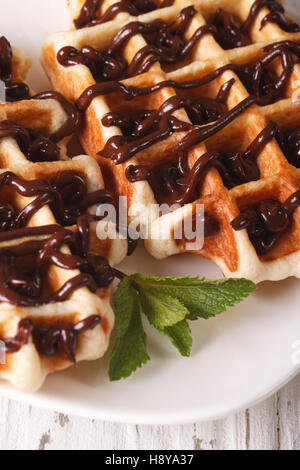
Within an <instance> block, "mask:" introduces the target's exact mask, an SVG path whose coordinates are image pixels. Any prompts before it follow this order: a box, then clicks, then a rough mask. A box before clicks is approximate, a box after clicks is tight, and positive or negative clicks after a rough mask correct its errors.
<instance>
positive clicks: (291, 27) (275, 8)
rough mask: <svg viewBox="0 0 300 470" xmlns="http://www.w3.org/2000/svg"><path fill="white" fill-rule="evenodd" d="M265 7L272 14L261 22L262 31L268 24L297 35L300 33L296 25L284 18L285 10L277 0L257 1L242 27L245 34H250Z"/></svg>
mask: <svg viewBox="0 0 300 470" xmlns="http://www.w3.org/2000/svg"><path fill="white" fill-rule="evenodd" d="M264 7H267V8H269V10H270V13H269V14H268V15H266V16H265V17H264V18H263V19H262V22H261V29H262V28H263V27H264V26H265V25H266V24H267V23H277V24H278V26H279V27H280V28H281V29H283V30H284V31H286V32H289V33H296V32H299V31H300V28H299V26H298V25H297V24H295V23H289V22H288V21H287V19H286V18H285V17H284V12H285V10H284V8H283V6H282V5H280V4H279V3H278V2H277V1H276V0H256V1H255V2H254V3H253V5H252V7H251V10H250V13H249V15H248V18H247V20H246V21H245V23H244V24H243V25H242V26H241V31H242V33H243V34H248V33H249V31H250V29H251V27H252V26H253V23H254V22H255V19H256V17H257V15H258V14H259V12H260V10H261V9H262V8H264Z"/></svg>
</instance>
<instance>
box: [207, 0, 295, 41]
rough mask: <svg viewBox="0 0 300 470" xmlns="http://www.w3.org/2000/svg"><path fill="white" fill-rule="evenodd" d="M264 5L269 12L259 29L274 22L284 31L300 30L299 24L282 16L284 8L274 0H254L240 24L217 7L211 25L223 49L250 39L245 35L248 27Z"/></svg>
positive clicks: (247, 32) (248, 30)
mask: <svg viewBox="0 0 300 470" xmlns="http://www.w3.org/2000/svg"><path fill="white" fill-rule="evenodd" d="M265 7H267V8H269V9H270V13H268V14H267V15H266V16H265V17H264V18H263V19H262V21H261V28H260V29H263V28H264V27H265V26H266V24H267V23H276V24H277V25H278V26H279V27H280V28H281V29H282V30H283V31H285V32H288V33H297V32H299V31H300V26H299V25H297V24H296V23H291V22H289V21H288V20H287V18H286V17H285V16H284V12H285V10H284V8H283V7H282V5H280V4H279V3H278V2H276V1H275V0H256V1H255V2H254V3H253V5H252V7H251V9H250V12H249V15H248V17H247V19H246V21H245V22H244V23H243V24H242V25H240V26H238V25H237V23H236V22H235V21H234V19H233V18H232V16H231V15H230V13H228V12H226V11H224V10H223V9H221V8H219V9H218V10H217V12H216V15H215V18H214V20H213V25H214V26H215V27H216V29H217V33H216V35H215V38H216V40H217V41H218V43H219V44H220V45H221V46H222V47H223V49H225V50H228V49H234V48H236V47H243V46H246V45H248V44H249V42H250V41H249V38H248V37H247V36H248V35H249V32H250V29H251V27H252V26H253V24H254V22H255V20H256V18H257V16H258V14H259V13H260V11H261V10H262V8H265Z"/></svg>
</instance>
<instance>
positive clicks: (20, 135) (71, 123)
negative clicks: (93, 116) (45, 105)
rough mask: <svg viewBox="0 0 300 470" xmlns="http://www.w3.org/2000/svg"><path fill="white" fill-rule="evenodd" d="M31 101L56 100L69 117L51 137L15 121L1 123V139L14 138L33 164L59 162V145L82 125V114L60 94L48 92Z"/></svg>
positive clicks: (34, 97) (36, 96)
mask: <svg viewBox="0 0 300 470" xmlns="http://www.w3.org/2000/svg"><path fill="white" fill-rule="evenodd" d="M31 99H34V100H44V99H54V100H56V101H57V102H58V103H59V104H60V106H61V107H62V109H63V111H64V112H65V113H66V115H67V119H66V121H65V122H64V123H63V125H62V126H61V127H60V128H59V129H57V130H56V131H55V132H53V133H52V134H51V135H47V134H46V133H41V132H37V131H34V130H32V129H25V128H22V127H21V126H19V125H18V124H16V123H15V122H13V121H2V122H0V138H4V137H13V138H14V139H16V141H17V142H18V144H19V147H20V150H21V151H22V152H23V153H24V154H25V155H26V157H27V158H28V160H30V161H32V162H46V161H47V162H48V161H56V160H59V157H60V149H59V147H58V146H57V143H58V142H60V141H61V140H63V139H64V138H66V137H68V136H70V135H71V134H73V133H74V132H75V131H76V129H77V128H78V127H79V125H80V123H81V113H80V112H79V111H78V109H77V108H76V106H74V105H73V104H72V103H70V102H69V101H67V100H66V99H65V98H64V97H63V96H62V95H61V94H60V93H58V92H55V91H46V92H43V93H39V94H38V95H35V96H33V97H32V98H31Z"/></svg>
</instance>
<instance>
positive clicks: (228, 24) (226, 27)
mask: <svg viewBox="0 0 300 470" xmlns="http://www.w3.org/2000/svg"><path fill="white" fill-rule="evenodd" d="M213 25H214V26H215V28H216V34H215V39H216V41H217V42H218V43H219V44H220V46H222V48H223V49H225V50H228V49H234V48H236V47H243V46H246V45H247V38H246V36H245V35H244V34H243V33H242V31H241V29H240V28H239V27H238V26H237V25H236V24H235V22H234V20H233V18H232V16H231V15H230V13H228V12H227V11H224V10H223V9H222V8H218V10H217V11H216V14H215V17H214V19H213Z"/></svg>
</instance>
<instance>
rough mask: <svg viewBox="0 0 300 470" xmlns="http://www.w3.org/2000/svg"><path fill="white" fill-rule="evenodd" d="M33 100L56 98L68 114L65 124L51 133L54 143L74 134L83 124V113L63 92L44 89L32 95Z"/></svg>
mask: <svg viewBox="0 0 300 470" xmlns="http://www.w3.org/2000/svg"><path fill="white" fill-rule="evenodd" d="M31 99H32V100H55V101H57V102H58V103H59V104H60V106H61V107H62V109H63V111H64V112H65V113H66V115H67V119H66V121H65V122H64V123H63V125H62V126H61V127H60V128H59V129H57V130H56V131H55V132H53V134H51V135H50V139H51V140H52V142H54V143H58V142H60V141H61V140H63V139H64V138H65V137H68V136H70V135H71V134H73V133H74V132H75V131H76V130H77V129H78V127H79V126H80V124H81V113H80V112H79V111H78V109H77V107H76V106H74V104H72V103H70V101H68V100H67V99H66V98H65V97H64V96H63V95H62V94H61V93H59V92H57V91H44V92H42V93H38V94H37V95H34V96H32V98H31Z"/></svg>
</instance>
